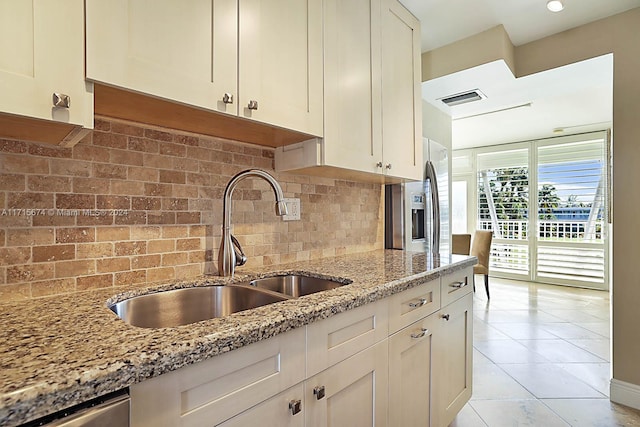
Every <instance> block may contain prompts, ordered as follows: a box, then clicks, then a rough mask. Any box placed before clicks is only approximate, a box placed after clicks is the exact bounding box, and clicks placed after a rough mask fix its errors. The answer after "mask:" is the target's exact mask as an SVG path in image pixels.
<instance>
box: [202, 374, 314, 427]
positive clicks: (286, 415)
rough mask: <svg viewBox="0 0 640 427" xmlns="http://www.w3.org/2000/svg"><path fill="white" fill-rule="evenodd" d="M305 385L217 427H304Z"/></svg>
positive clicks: (287, 391)
mask: <svg viewBox="0 0 640 427" xmlns="http://www.w3.org/2000/svg"><path fill="white" fill-rule="evenodd" d="M303 394H304V389H303V385H302V383H301V384H298V385H296V386H294V387H291V388H290V389H288V390H285V391H283V392H282V393H280V394H278V395H276V396H274V397H272V398H270V399H267V400H265V401H264V402H262V403H259V404H257V405H256V406H254V407H252V408H249V409H247V410H246V411H244V412H242V413H240V414H238V415H236V416H235V417H233V418H231V419H229V420H227V421H225V422H223V423H222V424H215V425H216V427H218V426H219V427H247V426H260V427H302V426H304V415H305V411H304V403H303V400H302V396H303ZM207 425H208V424H207Z"/></svg>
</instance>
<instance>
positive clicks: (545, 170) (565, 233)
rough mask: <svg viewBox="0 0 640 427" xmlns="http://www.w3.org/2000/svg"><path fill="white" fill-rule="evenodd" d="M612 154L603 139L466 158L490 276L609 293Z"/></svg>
mask: <svg viewBox="0 0 640 427" xmlns="http://www.w3.org/2000/svg"><path fill="white" fill-rule="evenodd" d="M607 152H608V151H607V134H606V133H605V132H598V133H591V134H585V135H574V136H568V137H560V138H551V139H547V140H541V141H532V142H528V143H518V144H506V145H502V146H496V147H488V148H482V149H476V150H473V154H471V155H470V154H467V153H468V150H467V151H465V155H466V156H468V157H474V156H475V157H474V159H475V168H473V169H474V170H475V174H476V179H477V181H476V182H477V203H476V206H477V211H476V221H477V223H476V227H475V228H476V229H480V230H492V231H493V233H494V240H493V244H492V249H491V270H492V274H495V275H498V276H504V277H516V278H523V279H528V280H534V281H543V282H547V283H559V284H574V285H578V286H586V287H592V288H599V289H607V283H608V278H607V265H608V246H609V245H608V241H607V230H608V224H607V207H608V199H607V190H608V168H607V161H608V160H607V159H608V157H607ZM455 156H456V154H455V153H454V159H455V158H456V157H455ZM468 163H469V164H472V163H473V162H468ZM467 169H468V168H467ZM456 172H457V171H456V169H455V163H454V170H453V173H454V174H456ZM464 172H465V173H466V172H467V170H466V169H465V171H464ZM532 191H533V192H532ZM456 209H458V208H457V207H456ZM456 209H454V218H455V215H456V213H455V210H456ZM454 224H455V222H454Z"/></svg>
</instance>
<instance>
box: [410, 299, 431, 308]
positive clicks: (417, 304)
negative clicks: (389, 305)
mask: <svg viewBox="0 0 640 427" xmlns="http://www.w3.org/2000/svg"><path fill="white" fill-rule="evenodd" d="M426 303H427V299H426V298H420V299H419V300H418V301H417V302H410V303H409V307H411V308H418V307H422V306H423V305H425V304H426Z"/></svg>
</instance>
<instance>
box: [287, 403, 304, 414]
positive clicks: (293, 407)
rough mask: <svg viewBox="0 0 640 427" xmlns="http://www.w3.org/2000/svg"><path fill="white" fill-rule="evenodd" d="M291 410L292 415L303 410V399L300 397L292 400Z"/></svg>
mask: <svg viewBox="0 0 640 427" xmlns="http://www.w3.org/2000/svg"><path fill="white" fill-rule="evenodd" d="M289 410H290V411H291V415H296V414H299V413H300V412H302V401H301V400H300V399H294V400H292V401H290V402H289Z"/></svg>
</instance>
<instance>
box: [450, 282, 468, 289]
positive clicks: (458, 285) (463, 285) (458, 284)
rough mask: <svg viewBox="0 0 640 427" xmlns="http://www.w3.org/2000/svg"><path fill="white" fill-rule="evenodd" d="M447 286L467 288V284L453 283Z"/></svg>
mask: <svg viewBox="0 0 640 427" xmlns="http://www.w3.org/2000/svg"><path fill="white" fill-rule="evenodd" d="M449 286H451V287H452V288H464V287H465V286H467V282H454V283H452V284H450V285H449Z"/></svg>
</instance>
